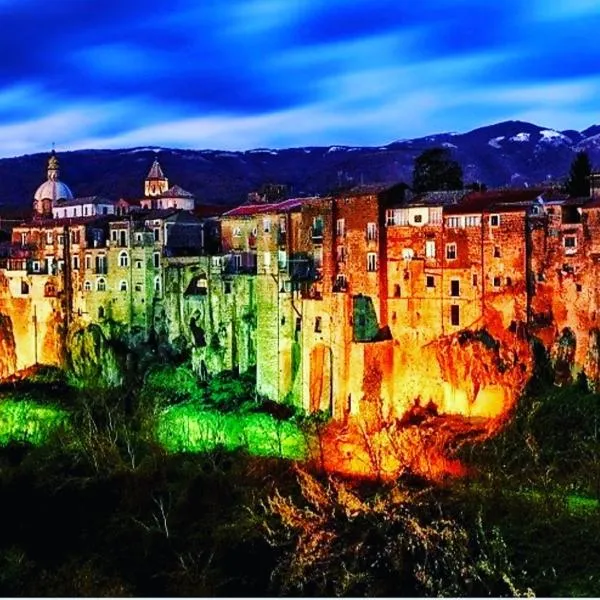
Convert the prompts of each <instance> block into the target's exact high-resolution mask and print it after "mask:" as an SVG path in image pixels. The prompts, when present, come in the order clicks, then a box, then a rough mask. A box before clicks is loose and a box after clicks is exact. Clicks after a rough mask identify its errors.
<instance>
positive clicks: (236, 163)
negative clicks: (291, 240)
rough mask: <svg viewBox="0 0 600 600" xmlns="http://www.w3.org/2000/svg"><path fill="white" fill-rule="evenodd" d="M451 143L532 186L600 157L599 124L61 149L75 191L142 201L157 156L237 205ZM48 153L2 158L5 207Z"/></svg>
mask: <svg viewBox="0 0 600 600" xmlns="http://www.w3.org/2000/svg"><path fill="white" fill-rule="evenodd" d="M434 146H445V147H447V148H449V149H450V150H451V151H452V152H453V154H454V155H455V157H456V158H457V159H458V160H459V161H460V163H461V164H462V167H463V170H464V173H465V182H466V183H468V182H472V181H481V182H483V183H486V184H487V185H488V186H516V187H520V186H524V185H532V184H537V183H540V182H542V181H546V180H557V179H562V178H564V177H565V176H566V174H567V172H568V169H569V165H570V163H571V161H572V159H573V157H574V154H575V153H576V152H577V151H579V150H586V151H587V152H588V153H589V155H590V158H591V160H592V164H596V165H599V164H600V126H598V125H593V126H591V127H589V128H588V129H586V130H584V131H582V132H577V131H571V130H569V131H563V132H560V131H557V130H554V129H546V128H543V127H540V126H538V125H534V124H531V123H524V122H520V121H506V122H503V123H497V124H495V125H490V126H486V127H481V128H479V129H475V130H473V131H470V132H468V133H464V134H456V133H441V134H436V135H432V136H428V137H424V138H418V139H412V140H400V141H395V142H392V143H390V144H388V145H386V146H380V147H352V146H328V147H305V148H288V149H280V150H272V149H256V150H248V151H239V152H229V151H219V150H178V149H170V148H134V149H121V150H80V151H75V152H61V153H60V158H61V169H62V171H61V179H63V181H65V182H66V183H68V184H69V186H70V187H71V189H72V190H73V193H74V194H75V195H76V196H87V195H93V194H101V195H105V196H107V197H109V198H113V199H117V198H119V197H124V198H138V197H139V196H140V195H141V193H142V189H143V180H144V177H145V176H146V173H147V172H148V169H149V167H150V165H151V164H152V160H153V158H154V155H155V154H157V153H158V156H159V159H160V162H161V165H162V166H163V169H164V171H165V173H166V175H167V177H169V180H170V182H171V183H177V184H179V185H181V186H182V187H183V188H185V189H188V190H189V191H191V192H193V193H194V194H195V195H196V197H197V198H198V199H199V200H200V201H202V202H207V203H220V204H237V203H240V202H243V201H244V200H245V199H246V195H247V194H248V192H250V191H252V190H256V189H257V188H258V187H259V186H260V185H261V184H263V183H266V182H277V183H286V184H288V185H290V186H291V189H292V193H293V194H295V195H298V196H300V195H309V194H325V193H327V192H328V191H330V190H332V189H335V188H338V187H340V186H347V185H353V184H360V183H365V184H369V183H396V182H398V181H406V182H410V180H411V176H412V166H413V160H414V158H415V157H416V156H417V155H418V154H419V153H421V152H422V151H423V150H425V149H427V148H431V147H434ZM46 160H47V155H45V154H33V155H25V156H19V157H15V158H5V159H0V178H1V180H2V182H3V186H2V190H0V205H1V206H3V208H4V209H5V210H6V209H14V208H21V207H23V208H24V207H28V206H29V204H30V202H31V199H32V197H33V193H34V191H35V189H36V188H37V186H38V185H39V184H40V183H41V182H42V181H43V180H44V179H45V168H46Z"/></svg>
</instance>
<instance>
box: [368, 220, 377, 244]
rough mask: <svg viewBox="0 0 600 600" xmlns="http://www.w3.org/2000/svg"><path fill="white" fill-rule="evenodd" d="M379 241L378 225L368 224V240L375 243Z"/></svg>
mask: <svg viewBox="0 0 600 600" xmlns="http://www.w3.org/2000/svg"><path fill="white" fill-rule="evenodd" d="M376 239H377V223H367V240H368V241H370V242H374V241H375V240H376Z"/></svg>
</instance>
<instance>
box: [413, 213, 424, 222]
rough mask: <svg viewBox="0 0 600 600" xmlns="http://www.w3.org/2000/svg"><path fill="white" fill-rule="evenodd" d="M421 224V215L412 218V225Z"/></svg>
mask: <svg viewBox="0 0 600 600" xmlns="http://www.w3.org/2000/svg"><path fill="white" fill-rule="evenodd" d="M422 222H423V215H415V216H414V217H413V223H422Z"/></svg>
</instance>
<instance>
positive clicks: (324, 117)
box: [0, 0, 600, 156]
mask: <svg viewBox="0 0 600 600" xmlns="http://www.w3.org/2000/svg"><path fill="white" fill-rule="evenodd" d="M0 23H1V25H2V35H1V36H0V51H1V52H2V57H3V58H2V60H1V61H0V156H16V155H21V154H29V153H34V152H46V151H48V149H49V148H51V145H52V143H53V142H54V143H56V148H57V150H59V151H68V150H77V149H84V148H129V147H136V146H152V147H155V146H163V147H176V148H197V149H204V148H211V149H224V150H247V149H252V148H266V147H268V148H283V147H292V146H319V145H325V146H326V145H369V146H379V145H385V144H388V143H390V142H392V141H394V140H398V139H406V138H413V137H421V136H426V135H430V134H433V133H439V132H446V131H457V132H464V131H469V130H471V129H474V128H476V127H479V126H483V125H488V124H492V123H495V122H498V121H504V120H510V119H515V120H523V121H529V122H533V123H535V124H538V125H541V126H544V127H549V128H555V129H578V130H582V129H585V128H586V127H588V126H590V125H592V124H595V123H598V122H600V114H599V113H600V43H598V36H599V35H600V33H599V32H600V0H495V1H493V0H480V1H475V0H364V1H363V0H361V1H354V2H353V1H352V0H167V1H163V2H156V1H154V2H152V1H150V2H149V1H148V0H145V1H144V2H141V1H139V0H102V2H98V1H97V0H54V1H53V2H48V1H47V0H44V1H41V0H0Z"/></svg>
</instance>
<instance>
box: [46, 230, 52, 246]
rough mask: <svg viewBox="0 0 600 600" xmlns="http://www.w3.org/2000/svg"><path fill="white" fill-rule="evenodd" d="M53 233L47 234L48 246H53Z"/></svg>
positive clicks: (48, 232)
mask: <svg viewBox="0 0 600 600" xmlns="http://www.w3.org/2000/svg"><path fill="white" fill-rule="evenodd" d="M52 238H53V236H52V232H51V231H47V232H46V244H52Z"/></svg>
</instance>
